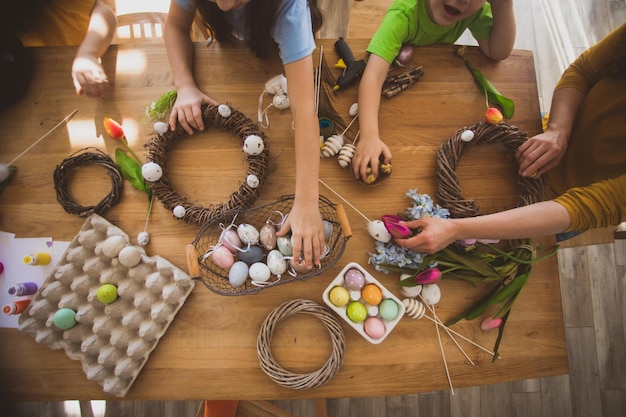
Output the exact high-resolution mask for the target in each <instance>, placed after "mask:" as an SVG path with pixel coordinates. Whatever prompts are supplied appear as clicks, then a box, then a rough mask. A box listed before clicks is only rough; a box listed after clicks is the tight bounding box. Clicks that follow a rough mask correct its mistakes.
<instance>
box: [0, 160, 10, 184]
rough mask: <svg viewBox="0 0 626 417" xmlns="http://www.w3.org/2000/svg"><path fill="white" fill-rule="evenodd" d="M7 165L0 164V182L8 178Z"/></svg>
mask: <svg viewBox="0 0 626 417" xmlns="http://www.w3.org/2000/svg"><path fill="white" fill-rule="evenodd" d="M9 174H10V171H9V165H8V164H0V182H2V181H4V180H6V179H7V178H9Z"/></svg>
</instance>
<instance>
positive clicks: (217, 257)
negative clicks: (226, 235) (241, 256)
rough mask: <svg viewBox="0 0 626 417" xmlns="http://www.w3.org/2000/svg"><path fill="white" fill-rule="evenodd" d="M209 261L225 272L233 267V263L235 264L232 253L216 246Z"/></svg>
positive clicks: (225, 248)
mask: <svg viewBox="0 0 626 417" xmlns="http://www.w3.org/2000/svg"><path fill="white" fill-rule="evenodd" d="M211 260H212V261H213V263H214V264H215V265H217V266H219V267H220V268H222V269H225V270H227V271H228V270H229V269H230V267H231V266H233V263H235V257H234V256H233V253H232V252H231V251H230V250H229V249H228V248H227V247H226V246H218V247H217V248H215V249H214V250H213V253H212V254H211Z"/></svg>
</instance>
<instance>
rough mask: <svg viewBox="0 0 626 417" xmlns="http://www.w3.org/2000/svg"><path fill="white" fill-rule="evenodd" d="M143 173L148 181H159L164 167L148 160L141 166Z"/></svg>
mask: <svg viewBox="0 0 626 417" xmlns="http://www.w3.org/2000/svg"><path fill="white" fill-rule="evenodd" d="M141 175H142V176H143V177H144V179H145V180H146V181H150V182H154V181H158V180H160V179H161V176H163V169H161V166H160V165H159V164H157V163H156V162H146V163H145V164H143V165H142V166H141Z"/></svg>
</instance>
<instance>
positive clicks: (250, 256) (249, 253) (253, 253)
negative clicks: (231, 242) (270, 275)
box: [238, 246, 264, 265]
mask: <svg viewBox="0 0 626 417" xmlns="http://www.w3.org/2000/svg"><path fill="white" fill-rule="evenodd" d="M238 256H239V260H241V261H244V262H245V263H246V264H248V265H252V264H253V263H256V262H261V260H262V259H263V256H264V253H263V249H261V247H260V246H250V247H249V248H247V249H246V250H244V251H241V252H239V255H238Z"/></svg>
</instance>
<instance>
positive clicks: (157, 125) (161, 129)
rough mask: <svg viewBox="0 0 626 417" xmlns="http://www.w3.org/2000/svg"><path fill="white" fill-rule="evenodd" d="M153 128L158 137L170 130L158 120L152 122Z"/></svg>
mask: <svg viewBox="0 0 626 417" xmlns="http://www.w3.org/2000/svg"><path fill="white" fill-rule="evenodd" d="M153 127H154V131H155V132H157V133H158V134H159V135H162V134H164V133H165V132H167V131H168V129H169V128H170V127H169V125H168V124H167V123H165V122H162V121H160V120H159V121H158V122H154V126H153Z"/></svg>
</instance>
